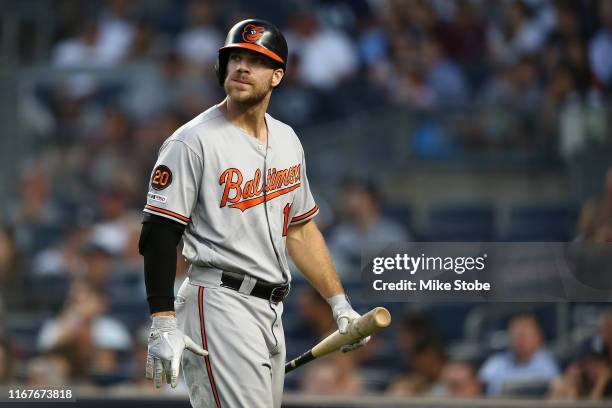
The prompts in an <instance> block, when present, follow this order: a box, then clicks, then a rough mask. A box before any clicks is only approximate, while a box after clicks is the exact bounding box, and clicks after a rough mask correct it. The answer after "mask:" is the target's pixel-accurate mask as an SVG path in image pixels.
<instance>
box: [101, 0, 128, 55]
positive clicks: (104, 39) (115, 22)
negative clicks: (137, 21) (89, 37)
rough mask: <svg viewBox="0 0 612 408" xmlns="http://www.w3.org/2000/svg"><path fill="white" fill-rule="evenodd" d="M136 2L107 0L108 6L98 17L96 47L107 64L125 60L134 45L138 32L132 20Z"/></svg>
mask: <svg viewBox="0 0 612 408" xmlns="http://www.w3.org/2000/svg"><path fill="white" fill-rule="evenodd" d="M135 4H136V3H134V2H133V1H131V0H106V7H105V8H104V9H103V10H102V12H101V14H100V18H99V19H98V26H99V35H98V38H97V42H96V48H97V52H98V55H99V56H100V58H101V60H102V61H104V62H106V63H107V64H117V63H119V62H121V61H123V59H124V58H125V57H126V56H127V54H128V52H129V51H130V49H131V47H132V43H133V41H134V35H135V33H136V28H135V26H134V23H133V21H132V14H133V8H134V6H135Z"/></svg>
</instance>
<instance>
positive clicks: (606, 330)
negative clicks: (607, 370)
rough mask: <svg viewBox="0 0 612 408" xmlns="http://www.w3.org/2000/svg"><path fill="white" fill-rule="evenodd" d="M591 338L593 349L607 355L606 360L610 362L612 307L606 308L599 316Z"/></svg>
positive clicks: (611, 357) (611, 352)
mask: <svg viewBox="0 0 612 408" xmlns="http://www.w3.org/2000/svg"><path fill="white" fill-rule="evenodd" d="M598 329H599V330H598V333H597V336H596V337H595V339H594V340H593V345H592V347H593V351H595V352H596V353H598V354H601V355H603V356H607V359H608V362H609V363H610V364H612V309H606V310H604V311H603V312H602V313H601V316H600V317H599V328H598Z"/></svg>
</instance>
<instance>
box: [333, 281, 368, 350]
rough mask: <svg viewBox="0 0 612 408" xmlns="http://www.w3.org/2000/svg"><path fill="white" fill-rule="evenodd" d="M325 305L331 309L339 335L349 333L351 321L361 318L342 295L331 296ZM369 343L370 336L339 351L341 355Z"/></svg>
mask: <svg viewBox="0 0 612 408" xmlns="http://www.w3.org/2000/svg"><path fill="white" fill-rule="evenodd" d="M326 300H327V303H328V304H329V305H330V306H331V308H332V313H333V315H334V320H335V321H336V324H337V325H338V331H339V332H340V334H347V333H348V332H349V328H350V325H351V323H352V322H353V320H355V319H357V318H359V317H361V315H360V314H359V313H357V312H356V311H355V309H353V306H351V304H350V303H349V301H348V298H347V297H346V295H345V294H344V293H341V294H339V295H335V296H332V297H330V298H327V299H326ZM369 341H370V336H368V337H366V338H364V339H361V340H359V341H357V342H355V343H352V344H347V345H345V346H342V347H341V348H340V351H341V352H343V353H348V352H349V351H353V350H357V349H358V348H361V347H363V346H365V345H366V343H367V342H369Z"/></svg>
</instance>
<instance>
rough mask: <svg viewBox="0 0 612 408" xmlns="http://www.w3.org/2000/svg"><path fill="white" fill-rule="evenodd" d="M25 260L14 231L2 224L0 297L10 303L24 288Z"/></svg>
mask: <svg viewBox="0 0 612 408" xmlns="http://www.w3.org/2000/svg"><path fill="white" fill-rule="evenodd" d="M23 261H24V260H23V259H22V257H21V255H20V254H19V251H18V249H17V244H16V242H15V236H14V233H13V231H12V230H11V229H9V228H7V227H3V226H1V225H0V298H2V299H6V300H7V301H9V303H12V302H13V301H15V300H17V299H15V297H16V296H18V293H20V292H21V291H22V290H23V281H24V274H25V272H26V271H25V269H24V267H25V265H24V264H23Z"/></svg>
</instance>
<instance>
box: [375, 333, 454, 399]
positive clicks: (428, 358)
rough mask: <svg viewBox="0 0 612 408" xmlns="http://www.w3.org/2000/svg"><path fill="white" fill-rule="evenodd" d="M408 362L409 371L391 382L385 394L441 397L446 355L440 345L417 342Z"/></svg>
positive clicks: (432, 342) (443, 390)
mask: <svg viewBox="0 0 612 408" xmlns="http://www.w3.org/2000/svg"><path fill="white" fill-rule="evenodd" d="M410 362H411V370H410V371H408V372H407V373H405V374H402V375H400V376H399V377H398V378H396V379H395V380H393V381H392V382H391V384H390V385H389V387H388V388H387V390H386V393H387V394H388V395H393V396H427V397H441V396H443V395H444V392H445V389H444V383H443V382H442V371H443V370H444V367H445V364H446V354H445V351H444V349H443V347H442V345H441V344H440V343H436V342H434V341H431V339H423V340H420V341H418V342H417V343H416V344H415V345H414V349H413V350H412V355H411V358H410Z"/></svg>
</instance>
